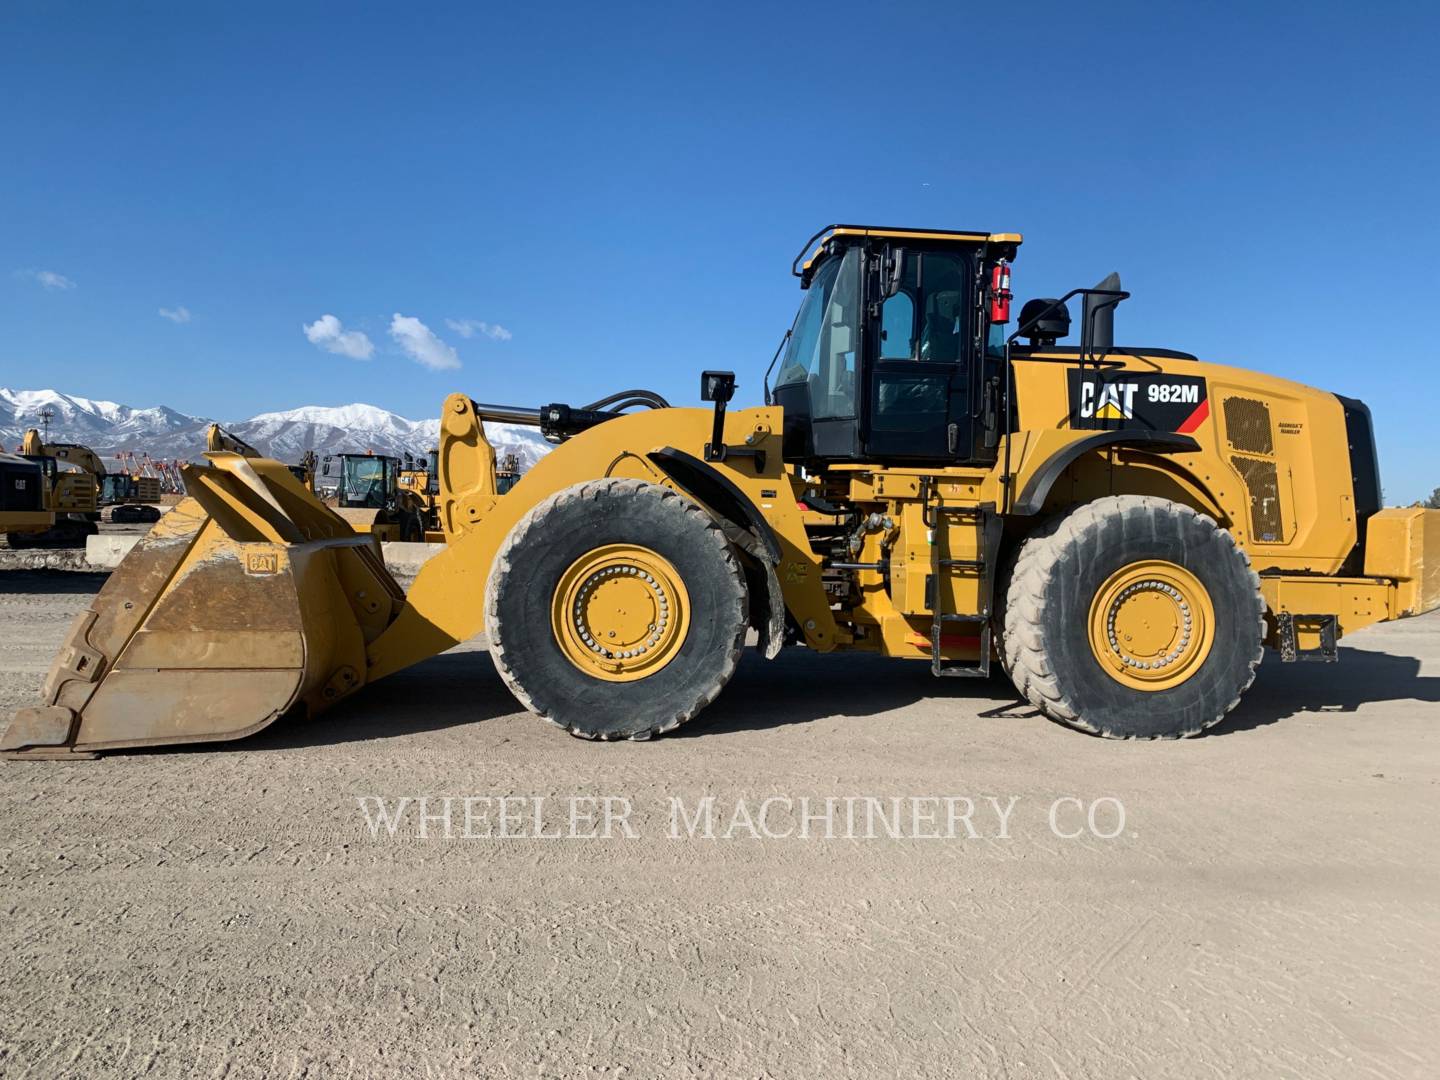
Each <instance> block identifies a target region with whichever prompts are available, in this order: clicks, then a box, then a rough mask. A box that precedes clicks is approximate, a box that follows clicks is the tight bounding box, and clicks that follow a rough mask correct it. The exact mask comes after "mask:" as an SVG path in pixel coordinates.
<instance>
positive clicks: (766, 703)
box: [0, 571, 1440, 1080]
mask: <svg viewBox="0 0 1440 1080" xmlns="http://www.w3.org/2000/svg"><path fill="white" fill-rule="evenodd" d="M101 580H102V579H101V578H100V577H99V576H97V575H90V574H81V573H62V572H51V571H0V719H8V716H9V713H10V712H11V711H12V710H13V709H14V708H16V707H17V706H20V705H24V704H29V703H31V702H32V700H33V699H34V697H35V696H36V694H37V693H38V690H39V686H40V683H41V681H42V679H43V677H44V673H45V671H46V669H47V668H48V666H49V664H50V660H51V658H52V656H53V654H54V652H55V649H56V647H57V646H58V645H59V643H60V641H61V639H62V637H63V635H64V632H65V628H66V626H67V624H68V622H69V621H70V619H71V617H72V616H73V615H74V613H75V612H76V611H78V610H80V609H81V608H82V607H83V606H84V605H85V604H86V602H87V601H88V599H89V597H90V595H91V593H92V592H93V590H94V589H96V588H98V586H99V584H100V582H101ZM484 651H485V650H484V643H483V640H482V641H477V642H472V643H470V644H468V645H466V646H463V647H461V648H459V649H456V650H454V651H452V652H451V653H448V654H446V655H444V656H440V657H437V658H435V659H433V660H431V661H429V662H427V663H425V664H422V665H420V666H418V667H416V668H413V669H411V670H410V671H407V672H404V673H401V674H399V675H396V676H394V677H392V678H391V679H389V680H387V681H385V682H383V683H381V684H378V685H377V686H375V687H373V688H371V689H369V690H368V691H366V692H365V693H363V694H362V695H359V696H358V697H356V698H355V699H352V700H351V701H348V702H346V703H344V704H343V705H341V706H340V707H338V708H336V709H335V710H333V711H332V712H331V713H329V714H327V715H326V716H324V717H322V718H320V719H318V720H316V721H314V722H304V721H293V722H283V723H281V724H277V725H275V726H274V727H272V728H271V729H269V730H268V731H267V732H265V733H262V734H261V735H259V736H257V737H255V738H253V739H251V740H248V741H246V742H243V743H237V744H233V745H231V746H228V747H221V748H202V749H189V750H180V751H172V752H165V753H155V754H121V755H116V756H112V757H109V758H104V759H101V760H99V761H95V762H86V763H80V762H77V763H73V764H72V763H65V764H47V763H39V762H21V763H16V762H4V763H0V913H3V921H0V1075H3V1076H5V1077H43V1078H45V1080H50V1078H54V1077H62V1076H84V1077H108V1076H117V1077H136V1076H142V1075H144V1076H154V1077H171V1076H174V1077H180V1076H184V1077H190V1076H213V1077H232V1078H238V1077H256V1078H265V1080H270V1078H276V1077H290V1076H296V1077H299V1076H305V1077H370V1076H394V1077H407V1078H410V1077H442V1076H447V1077H448V1076H468V1077H479V1076H484V1077H564V1078H570V1077H590V1076H595V1077H617V1076H627V1077H651V1076H656V1077H661V1076H663V1077H667V1078H670V1077H732V1076H733V1077H775V1078H781V1077H784V1078H791V1077H817V1078H818V1077H823V1078H826V1080H830V1078H838V1077H864V1078H873V1077H881V1076H903V1077H907V1078H912V1077H931V1076H937V1077H938V1076H994V1077H1014V1078H1029V1077H1059V1078H1079V1077H1097V1078H1107V1080H1108V1078H1120V1077H1144V1078H1146V1080H1149V1078H1154V1077H1169V1076H1175V1077H1206V1076H1215V1077H1226V1078H1230V1077H1267V1078H1270V1077H1296V1078H1305V1080H1313V1078H1317V1077H1344V1078H1347V1080H1349V1078H1356V1077H1373V1078H1392V1077H1433V1076H1435V1075H1440V1072H1437V1070H1440V1062H1437V1058H1440V1026H1437V1024H1436V1002H1440V870H1437V856H1440V727H1437V723H1436V721H1437V720H1440V705H1437V703H1440V618H1437V617H1435V616H1428V617H1425V618H1421V619H1416V620H1410V621H1408V622H1403V623H1398V624H1394V625H1389V626H1382V627H1377V628H1375V629H1373V630H1370V631H1367V632H1365V633H1364V634H1361V635H1357V636H1356V637H1355V638H1353V639H1347V640H1346V642H1345V643H1344V646H1343V647H1342V649H1341V654H1342V662H1341V663H1340V664H1338V665H1318V664H1296V665H1288V666H1282V665H1281V664H1280V663H1278V661H1277V658H1276V657H1275V656H1273V655H1272V656H1270V657H1269V658H1267V661H1266V663H1265V664H1264V666H1263V667H1262V669H1261V673H1260V676H1259V680H1258V682H1257V683H1256V685H1255V687H1254V688H1253V689H1252V691H1251V693H1250V694H1249V696H1248V697H1247V699H1246V701H1245V703H1244V704H1243V705H1242V706H1241V709H1240V710H1239V712H1238V713H1237V714H1236V715H1235V716H1234V717H1232V718H1231V720H1230V721H1228V722H1227V723H1226V724H1225V725H1224V726H1223V727H1221V728H1220V729H1219V730H1218V731H1216V732H1215V733H1213V734H1211V735H1209V736H1208V737H1205V738H1202V739H1197V740H1190V741H1185V742H1180V743H1157V744H1147V743H1140V744H1126V743H1108V742H1102V741H1100V740H1097V739H1093V738H1089V737H1086V736H1084V735H1080V734H1076V733H1073V732H1069V731H1065V730H1063V729H1061V728H1059V727H1056V726H1055V725H1052V724H1049V723H1047V722H1045V721H1043V720H1041V719H1039V718H1037V717H1035V716H1034V715H1032V714H1031V713H1030V710H1029V709H1028V708H1025V707H1021V706H1019V705H1018V704H1016V703H1015V701H1014V699H1013V696H1012V695H1010V694H1009V693H1007V692H1006V687H1005V684H1003V683H1001V682H985V683H973V682H970V681H966V680H934V679H932V678H931V676H930V674H929V671H928V668H927V667H926V666H925V665H921V664H905V663H902V662H895V661H889V662H887V661H881V660H872V659H868V658H864V657H860V658H855V657H851V658H844V659H836V658H825V657H820V656H816V655H813V654H810V653H807V652H805V651H803V650H791V651H787V652H786V653H785V654H783V655H782V656H781V658H780V659H778V660H776V661H773V662H770V663H766V662H765V661H763V660H760V659H758V658H756V657H754V656H753V655H752V656H748V657H747V658H746V660H745V662H744V663H743V664H742V666H741V669H740V671H739V673H738V674H737V676H736V678H735V680H734V682H732V683H731V685H730V687H729V689H728V690H727V691H726V692H725V694H724V695H723V696H722V697H721V699H720V700H719V701H718V702H717V703H716V704H715V705H714V706H712V707H711V708H710V709H709V711H708V712H706V713H705V714H704V716H703V717H702V718H701V720H699V721H697V722H696V723H695V724H694V725H691V726H690V727H688V728H686V729H683V730H682V732H681V733H677V735H675V736H672V737H669V738H665V739H661V740H657V741H655V742H653V743H648V744H631V743H621V744H605V745H596V744H588V743H582V742H580V741H578V740H574V739H571V738H569V737H567V736H565V735H564V734H562V733H561V732H559V731H557V730H556V729H554V728H551V727H549V726H547V725H546V724H544V723H543V722H541V721H539V720H536V719H535V718H533V717H531V716H528V715H525V714H521V713H519V712H518V711H517V706H516V705H515V703H514V701H513V699H512V698H511V697H510V696H509V694H508V693H507V692H506V691H505V689H504V687H503V686H502V684H501V682H500V679H499V677H498V676H497V675H496V673H495V671H494V668H493V667H492V665H491V664H490V662H489V660H488V658H487V657H486V656H485V655H483V654H484ZM1416 658H1418V659H1416ZM422 796H423V797H425V798H426V799H427V800H428V802H427V803H426V804H425V810H426V813H427V814H428V815H429V816H428V818H427V819H426V821H425V823H424V827H423V828H424V833H425V835H424V836H422V835H421V831H422V826H421V823H420V820H419V808H418V804H416V803H414V802H412V803H408V804H405V810H404V811H403V812H400V811H399V810H398V809H397V808H398V806H399V803H398V802H397V800H400V799H404V798H410V799H412V800H415V799H418V798H420V797H422ZM446 796H449V797H452V799H454V800H456V801H454V802H452V803H451V804H450V807H451V821H450V825H451V829H450V836H449V838H447V837H446V836H445V831H446V830H445V821H444V817H443V808H444V806H445V804H444V803H443V802H442V801H441V800H443V798H444V797H446ZM467 796H468V797H471V800H472V801H471V802H470V804H468V805H469V808H470V809H471V811H472V814H471V820H470V822H469V824H470V825H471V826H472V827H471V829H470V830H469V831H470V834H471V835H470V836H468V837H467V836H465V835H463V833H464V831H465V830H464V829H463V827H462V826H463V824H464V821H463V810H464V808H465V806H466V804H465V803H463V802H461V801H459V800H463V799H464V798H465V797H467ZM500 796H518V797H520V798H515V799H511V800H509V801H507V802H506V803H504V804H500V803H498V802H497V801H496V800H497V799H498V797H500ZM542 796H543V797H544V801H543V802H541V803H540V804H539V806H540V809H539V811H538V814H539V817H540V821H539V828H540V831H542V832H546V833H547V834H548V833H550V832H560V833H562V834H568V833H575V834H576V835H574V836H573V837H572V836H570V835H562V837H561V838H559V839H549V838H541V837H537V836H536V835H535V832H536V828H535V826H536V820H535V816H536V811H535V806H536V802H535V800H536V799H538V798H539V797H542ZM607 796H608V797H610V798H611V802H610V803H609V805H608V809H609V810H610V811H611V815H612V816H611V820H610V825H611V829H610V833H611V835H610V836H609V838H606V837H605V836H604V835H603V833H604V829H603V825H604V818H603V810H604V809H606V808H607V804H606V803H605V802H604V798H605V797H607ZM707 796H710V797H713V803H712V804H710V805H711V807H712V810H713V815H714V816H713V821H712V829H711V832H712V834H713V835H712V836H711V837H707V836H705V835H704V832H703V827H701V828H699V829H697V830H696V833H695V835H691V834H690V831H689V822H690V821H692V820H694V816H695V815H697V814H699V813H700V810H699V808H700V807H701V806H703V805H705V804H703V803H702V802H701V800H702V799H704V798H705V797H707ZM572 798H578V799H580V800H581V801H579V802H576V803H573V804H572V803H571V802H570V801H569V800H571V799H572ZM827 798H830V799H833V800H837V801H836V802H834V803H831V804H828V807H827V804H826V799H827ZM867 798H869V799H871V800H873V801H867ZM376 799H384V800H386V801H385V803H384V804H383V806H384V807H385V809H386V812H387V813H390V814H392V815H394V816H392V819H391V820H392V821H395V822H397V824H396V827H395V830H394V834H393V835H392V834H391V832H390V831H389V829H388V828H386V827H384V826H383V825H382V826H380V827H378V828H377V829H375V830H373V831H372V829H371V827H370V826H369V825H368V824H367V821H374V820H375V819H374V814H375V813H376V812H377V806H379V805H381V804H377V803H376V802H375V800H376ZM587 799H588V800H592V801H585V800H587ZM672 799H679V800H680V804H679V805H680V808H681V811H682V813H681V815H680V816H679V818H678V820H677V822H676V824H677V826H678V827H677V828H676V829H675V830H674V831H675V832H676V833H678V835H674V836H672V802H671V800H672ZM767 799H771V801H770V802H768V803H767V802H766V801H765V800H767ZM802 799H804V800H807V801H806V802H804V803H802V802H801V800H802ZM847 799H848V800H849V802H846V800H847ZM897 799H898V800H899V802H898V803H897V802H895V801H894V800H897ZM485 800H489V801H485ZM947 800H948V801H947ZM963 800H969V803H970V807H969V809H970V810H971V813H969V814H968V815H966V814H964V813H963V811H964V810H965V809H966V803H965V802H964V801H963ZM1059 800H1070V801H1059ZM362 802H363V803H364V810H362ZM575 807H578V811H575V810H574V808H575ZM829 808H834V809H835V811H836V812H834V813H830V814H829V815H828V816H826V815H824V814H822V809H829ZM1122 808H1123V820H1122V818H1121V809H1122ZM365 811H369V813H370V815H371V816H370V817H369V818H367V815H366V812H365ZM1091 811H1093V819H1094V820H1093V822H1091V821H1090V820H1089V819H1088V818H1087V812H1091ZM572 812H576V813H577V814H578V816H577V817H576V819H575V821H574V822H572V821H571V818H570V814H571V813H572ZM847 812H848V813H851V814H853V815H855V820H854V822H853V824H852V823H850V822H847V820H846V818H845V815H846V813H847ZM877 812H878V822H877V819H876V815H877ZM807 813H808V814H809V815H811V820H810V821H808V822H806V823H804V828H805V831H806V832H807V833H808V835H807V836H806V837H804V838H802V837H801V836H799V835H798V833H799V831H800V825H801V823H800V821H799V818H800V816H801V815H802V814H807ZM1052 813H1053V823H1052ZM757 818H758V821H757V820H756V819H757ZM957 819H958V820H957ZM737 820H738V821H739V824H737ZM747 822H748V824H747ZM1052 824H1053V827H1052ZM1092 824H1093V828H1092ZM502 826H503V827H504V830H505V831H506V832H507V833H513V834H515V835H504V836H502V835H499V833H500V832H501V829H502ZM827 829H828V830H829V832H830V833H831V834H832V835H831V836H830V837H829V838H827V837H826V836H825V835H824V834H825V832H826V831H827ZM591 832H593V833H595V835H594V836H593V837H590V836H588V835H587V834H588V833H591ZM767 832H768V833H769V834H770V835H765V833H767ZM867 832H868V833H873V834H874V836H873V838H872V837H871V836H870V835H867ZM972 832H973V833H974V835H973V837H972V835H971V833H972ZM894 833H898V834H899V835H898V836H897V835H892V834H894ZM1111 833H1114V834H1115V835H1113V836H1112V835H1110V834H1111ZM631 834H633V835H631ZM952 834H953V835H952Z"/></svg>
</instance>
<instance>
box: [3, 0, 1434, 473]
mask: <svg viewBox="0 0 1440 1080" xmlns="http://www.w3.org/2000/svg"><path fill="white" fill-rule="evenodd" d="M1437 39H1440V17H1437V15H1436V14H1435V10H1434V8H1433V7H1431V6H1428V5H1422V4H1414V5H1396V4H1384V3H1371V4H1367V5H1364V6H1356V5H1338V4H1333V5H1327V4H1323V3H1319V4H1298V3H1297V4H1273V3H1272V4H1258V5H1257V4H1233V5H1230V4H1205V5H1195V6H1189V5H1168V4H1136V5H1127V4H1123V3H1121V4H1112V5H1104V6H1100V7H1095V6H1093V5H1090V6H1086V5H1076V4H1065V5H1055V6H1053V7H1047V6H1043V5H992V4H983V5H982V4H973V5H972V4H961V3H945V4H933V5H932V4H885V5H876V4H868V5H847V4H826V5H810V4H798V3H797V4H793V5H791V4H773V3H772V4H766V5H753V6H752V5H746V4H738V3H737V4H723V5H721V4H708V5H698V4H689V3H669V4H657V5H647V6H631V5H625V4H616V5H601V4H577V5H568V4H531V5H509V4H507V5H493V6H489V7H486V6H482V5H478V4H467V5H453V6H450V5H413V4H410V5H399V4H396V5H373V4H353V5H322V4H307V3H288V4H283V5H279V4H260V3H247V4H238V5H221V4H218V3H185V4H181V3H173V4H125V5H120V4H110V5H101V4H64V3H44V4H39V3H14V2H12V3H9V4H7V5H5V8H4V11H3V13H0V101H3V102H4V103H5V104H4V106H3V108H0V140H3V141H0V146H3V147H4V153H3V154H0V319H3V327H4V333H3V336H0V385H11V386H22V387H39V386H54V387H55V388H57V389H60V390H64V391H67V392H70V393H77V394H84V395H88V396H92V397H103V398H110V399H113V400H119V401H122V402H125V403H127V404H132V405H149V404H157V403H164V404H168V405H171V406H173V407H175V408H178V409H182V410H184V411H187V412H194V413H201V414H206V415H213V416H219V417H222V418H242V417H245V416H249V415H251V414H253V413H256V412H260V411H263V410H269V409H280V408H287V407H293V406H296V405H300V404H343V403H347V402H351V401H365V402H369V403H373V404H376V405H382V406H385V407H387V408H391V409H393V410H395V411H397V412H400V413H402V414H404V415H407V416H410V417H420V416H426V415H433V414H434V413H435V412H436V411H437V409H438V407H439V404H440V402H441V400H442V399H443V397H444V395H445V394H446V393H447V392H449V391H451V390H453V389H464V390H466V391H468V392H469V393H471V394H472V395H473V396H474V397H476V398H478V399H481V400H487V401H499V402H507V403H514V404H541V403H543V402H546V401H551V400H562V401H572V402H582V401H586V400H591V399H593V398H597V397H600V396H602V395H603V394H605V393H608V392H610V391H613V390H617V389H622V388H626V387H631V386H647V387H651V388H653V389H656V390H658V391H660V392H661V393H663V394H665V395H666V396H668V397H670V398H671V399H672V400H674V401H676V402H677V403H681V402H693V401H694V400H695V398H696V396H697V386H698V375H697V373H698V372H699V371H700V370H701V369H702V368H706V367H723V368H733V369H734V370H735V371H737V373H738V374H739V379H740V383H741V389H740V392H739V398H740V399H742V402H753V401H755V400H757V399H758V396H759V393H760V375H761V373H762V371H763V369H764V367H765V364H766V363H767V362H768V360H769V358H770V355H771V353H772V351H773V350H774V347H775V344H776V342H777V341H778V339H779V337H780V335H781V334H782V333H783V332H784V330H785V328H786V327H787V326H788V325H789V322H790V319H791V317H792V315H793V313H794V309H795V306H796V304H797V303H798V300H799V295H800V294H799V292H798V290H797V288H796V286H795V283H794V281H793V279H792V278H791V277H790V276H789V262H790V259H791V257H792V256H793V255H794V254H795V251H796V250H797V249H798V248H799V246H800V244H801V243H802V242H803V241H804V239H805V238H806V237H807V236H808V235H809V234H810V233H811V232H813V231H814V230H815V229H816V228H818V227H819V226H821V225H823V224H825V223H826V222H829V221H837V220H841V221H872V222H876V223H882V224H900V225H928V226H938V227H952V228H977V229H991V230H996V231H1019V232H1023V233H1024V234H1025V236H1026V244H1025V246H1024V248H1023V249H1022V251H1021V254H1020V258H1019V260H1018V263H1017V265H1016V272H1015V289H1016V294H1017V296H1018V297H1020V298H1022V299H1023V298H1025V297H1030V296H1035V295H1057V294H1059V293H1060V292H1062V291H1064V290H1066V289H1068V288H1070V287H1072V286H1074V285H1080V284H1092V283H1093V282H1095V281H1096V280H1098V279H1099V278H1100V277H1101V276H1103V274H1105V273H1106V272H1108V271H1110V270H1112V269H1118V270H1120V271H1121V273H1122V275H1123V277H1124V280H1125V284H1126V286H1127V287H1128V288H1130V289H1131V290H1132V291H1133V292H1134V294H1135V296H1134V298H1133V299H1131V300H1130V301H1127V302H1126V304H1125V305H1124V306H1123V307H1122V308H1121V309H1120V312H1119V314H1118V316H1117V328H1118V336H1119V338H1120V339H1121V340H1126V341H1130V342H1136V343H1141V344H1147V345H1170V346H1173V347H1177V348H1182V349H1188V350H1191V351H1194V352H1197V353H1199V354H1201V355H1202V356H1204V357H1205V358H1207V359H1214V360H1217V361H1222V362H1233V363H1238V364H1242V365H1245V366H1252V367H1256V368H1259V369H1262V370H1265V371H1270V372H1273V373H1276V374H1280V375H1284V376H1287V377H1292V378H1297V379H1300V380H1302V381H1305V382H1309V383H1312V384H1315V385H1318V386H1322V387H1325V388H1327V389H1332V390H1335V391H1338V392H1341V393H1345V394H1348V395H1352V396H1358V397H1362V398H1364V399H1365V400H1366V401H1368V402H1369V403H1370V405H1371V407H1372V408H1373V410H1374V412H1375V414H1376V417H1377V426H1378V428H1379V438H1380V444H1381V460H1382V465H1383V468H1384V472H1385V482H1386V488H1387V495H1388V497H1389V499H1390V501H1392V502H1395V501H1409V500H1412V499H1414V498H1417V497H1420V496H1422V495H1425V494H1428V493H1429V491H1430V489H1431V488H1433V487H1435V486H1436V485H1437V484H1440V461H1437V456H1440V455H1436V453H1435V450H1434V446H1435V433H1434V428H1435V422H1434V420H1433V419H1432V418H1433V415H1434V412H1435V408H1436V404H1435V402H1436V398H1437V394H1436V391H1437V389H1440V373H1437V360H1440V356H1437V349H1436V346H1435V344H1434V342H1435V339H1436V333H1437V330H1436V328H1435V327H1434V326H1433V325H1432V324H1433V323H1434V311H1435V306H1436V303H1435V297H1436V295H1437V287H1440V255H1437V251H1440V212H1437V209H1436V201H1435V200H1436V198H1437V192H1440V169H1437V164H1440V93H1437V91H1440V76H1437V74H1436V65H1435V64H1434V62H1433V59H1432V56H1431V55H1430V54H1431V51H1432V49H1433V47H1434V43H1435V41H1436V40H1437ZM41 272H48V273H49V274H53V275H59V277H58V278H45V279H43V280H42V275H41ZM62 279H63V280H62ZM67 285H68V286H69V287H66V286H67ZM162 308H164V309H166V310H168V311H170V312H171V317H168V318H167V317H164V316H162V315H161V314H160V309H162ZM181 309H184V313H182V312H181ZM185 314H188V321H185V320H184V317H185ZM325 315H331V316H334V318H335V320H337V321H338V326H337V325H336V324H335V323H331V322H329V321H326V322H323V323H320V325H318V326H317V325H316V324H317V321H318V320H321V318H322V316H325ZM397 315H399V316H402V317H403V318H402V320H400V321H398V322H397V321H396V318H395V317H396V316H397ZM177 320H182V321H177ZM447 320H448V322H447ZM482 323H483V324H485V325H484V327H483V328H482V327H481V326H479V325H478V324H482ZM452 324H453V325H452ZM305 327H311V328H312V329H311V332H310V335H309V336H308V337H307V334H306V332H305V330H304V328H305ZM456 327H460V328H461V329H457V328H456ZM497 328H499V329H497ZM502 330H503V333H502ZM466 332H468V333H469V336H468V337H467V336H465V333H466ZM347 334H349V335H355V334H363V335H364V339H363V340H362V339H361V338H359V337H356V336H349V337H345V336H343V335H347ZM506 334H508V335H509V337H508V340H506V339H504V338H505V335H506ZM311 337H313V338H315V339H316V342H312V341H311V340H310V338H311ZM366 342H368V344H369V347H370V348H369V356H368V359H355V358H351V356H347V355H345V353H346V352H349V353H351V354H355V355H363V354H365V353H366V352H367V348H366ZM332 349H338V350H340V351H339V352H336V351H329V350H332ZM417 356H418V357H419V358H420V360H417V359H416V358H415V357H417ZM421 361H424V362H421ZM454 363H458V364H459V365H460V366H459V367H458V368H455V367H453V366H448V367H447V366H446V365H451V364H454Z"/></svg>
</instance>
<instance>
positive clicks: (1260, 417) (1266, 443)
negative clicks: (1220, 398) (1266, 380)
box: [1225, 397, 1275, 454]
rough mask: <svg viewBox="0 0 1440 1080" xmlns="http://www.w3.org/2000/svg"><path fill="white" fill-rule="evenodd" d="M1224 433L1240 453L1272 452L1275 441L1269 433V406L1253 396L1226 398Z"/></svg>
mask: <svg viewBox="0 0 1440 1080" xmlns="http://www.w3.org/2000/svg"><path fill="white" fill-rule="evenodd" d="M1225 434H1226V437H1227V438H1228V439H1229V440H1230V445H1231V446H1233V447H1234V448H1235V449H1236V450H1239V451H1241V452H1242V453H1246V454H1270V453H1273V452H1274V450H1275V441H1274V437H1273V436H1272V435H1271V433H1270V406H1268V405H1266V404H1265V403H1264V402H1263V401H1256V400H1255V399H1254V398H1243V397H1232V398H1226V399H1225Z"/></svg>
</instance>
